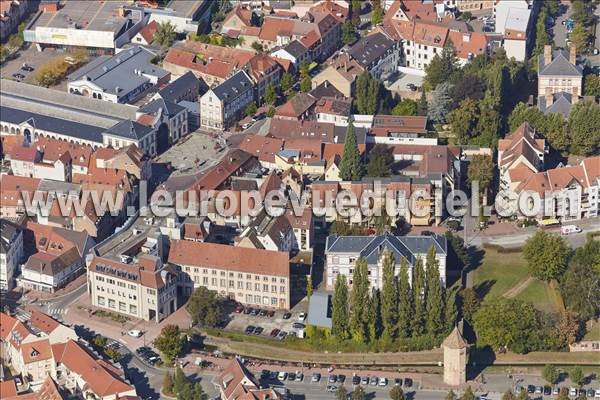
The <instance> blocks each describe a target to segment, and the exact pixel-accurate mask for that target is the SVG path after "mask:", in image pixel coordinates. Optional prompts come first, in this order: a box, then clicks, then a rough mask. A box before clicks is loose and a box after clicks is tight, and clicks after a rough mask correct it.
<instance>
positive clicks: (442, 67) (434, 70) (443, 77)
mask: <svg viewBox="0 0 600 400" xmlns="http://www.w3.org/2000/svg"><path fill="white" fill-rule="evenodd" d="M457 69H458V59H457V58H456V50H455V49H454V47H453V45H452V43H449V44H448V45H446V46H445V47H444V48H443V49H442V52H441V54H439V55H438V54H436V55H435V56H434V57H433V58H432V59H431V62H430V63H429V64H428V65H427V66H426V67H425V80H424V81H423V87H424V88H425V89H426V90H431V89H433V88H435V87H437V86H438V85H439V84H440V83H442V82H446V81H447V80H448V78H449V77H451V76H452V74H453V73H454V72H455V71H456V70H457Z"/></svg>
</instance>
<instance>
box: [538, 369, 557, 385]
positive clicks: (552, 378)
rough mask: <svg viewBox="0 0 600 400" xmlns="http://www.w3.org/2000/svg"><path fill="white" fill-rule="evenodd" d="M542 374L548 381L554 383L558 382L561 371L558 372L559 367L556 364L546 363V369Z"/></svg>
mask: <svg viewBox="0 0 600 400" xmlns="http://www.w3.org/2000/svg"><path fill="white" fill-rule="evenodd" d="M542 376H543V377H544V379H545V380H546V381H547V382H548V383H550V384H552V385H554V384H555V383H556V382H558V378H559V377H560V373H559V372H558V369H557V368H556V367H555V366H554V365H552V364H546V365H545V366H544V369H543V370H542Z"/></svg>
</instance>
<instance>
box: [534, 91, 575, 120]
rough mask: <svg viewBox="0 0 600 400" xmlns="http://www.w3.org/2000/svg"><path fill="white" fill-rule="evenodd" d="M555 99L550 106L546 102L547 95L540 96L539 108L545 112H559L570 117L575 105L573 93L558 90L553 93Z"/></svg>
mask: <svg viewBox="0 0 600 400" xmlns="http://www.w3.org/2000/svg"><path fill="white" fill-rule="evenodd" d="M552 97H553V101H552V104H551V105H550V106H548V105H547V104H546V97H545V96H539V97H538V108H539V110H540V111H541V112H543V113H544V114H546V115H547V114H552V113H558V114H562V116H563V118H568V117H569V114H570V113H571V107H573V96H572V95H571V93H566V92H558V93H555V94H553V95H552Z"/></svg>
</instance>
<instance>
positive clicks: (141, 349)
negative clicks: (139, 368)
mask: <svg viewBox="0 0 600 400" xmlns="http://www.w3.org/2000/svg"><path fill="white" fill-rule="evenodd" d="M149 351H150V347H148V346H142V347H138V348H137V349H135V354H137V355H138V356H141V355H142V354H145V353H147V352H149Z"/></svg>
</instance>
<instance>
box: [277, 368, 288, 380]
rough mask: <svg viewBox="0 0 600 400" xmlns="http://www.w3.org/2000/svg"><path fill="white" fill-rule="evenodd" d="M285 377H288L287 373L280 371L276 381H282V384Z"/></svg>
mask: <svg viewBox="0 0 600 400" xmlns="http://www.w3.org/2000/svg"><path fill="white" fill-rule="evenodd" d="M287 376H288V373H287V372H285V371H281V372H280V373H279V375H277V379H279V380H280V381H282V382H283V381H285V379H286V378H287Z"/></svg>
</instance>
